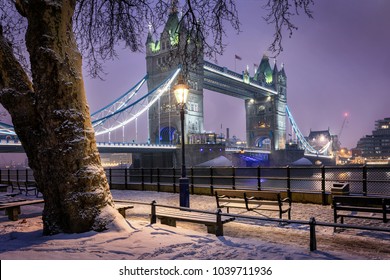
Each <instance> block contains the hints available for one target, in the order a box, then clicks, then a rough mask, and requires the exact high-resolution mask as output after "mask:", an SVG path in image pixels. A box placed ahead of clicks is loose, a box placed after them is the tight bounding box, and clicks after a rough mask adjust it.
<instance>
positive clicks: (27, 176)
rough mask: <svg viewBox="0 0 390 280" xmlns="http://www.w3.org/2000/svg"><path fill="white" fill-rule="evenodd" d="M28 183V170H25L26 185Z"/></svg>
mask: <svg viewBox="0 0 390 280" xmlns="http://www.w3.org/2000/svg"><path fill="white" fill-rule="evenodd" d="M27 183H28V169H27V168H26V184H27Z"/></svg>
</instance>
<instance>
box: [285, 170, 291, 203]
mask: <svg viewBox="0 0 390 280" xmlns="http://www.w3.org/2000/svg"><path fill="white" fill-rule="evenodd" d="M286 172H287V197H288V198H289V199H290V200H291V175H290V166H289V165H287V170H286Z"/></svg>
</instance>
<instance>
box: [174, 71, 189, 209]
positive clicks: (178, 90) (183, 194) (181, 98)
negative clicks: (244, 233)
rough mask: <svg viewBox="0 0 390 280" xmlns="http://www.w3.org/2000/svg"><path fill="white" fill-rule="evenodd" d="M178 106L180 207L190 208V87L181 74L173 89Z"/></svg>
mask: <svg viewBox="0 0 390 280" xmlns="http://www.w3.org/2000/svg"><path fill="white" fill-rule="evenodd" d="M173 92H174V93H175V97H176V101H177V104H178V105H179V106H180V122H181V178H180V179H179V185H180V207H190V190H189V180H188V178H187V174H186V161H185V137H184V108H185V106H186V102H187V97H188V94H189V87H188V85H187V84H186V83H185V82H184V78H183V76H182V75H181V74H180V75H179V77H178V80H177V84H176V85H175V86H174V87H173Z"/></svg>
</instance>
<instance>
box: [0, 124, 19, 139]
mask: <svg viewBox="0 0 390 280" xmlns="http://www.w3.org/2000/svg"><path fill="white" fill-rule="evenodd" d="M0 134H3V135H11V136H16V133H15V129H14V127H13V126H12V125H9V124H6V123H3V122H0Z"/></svg>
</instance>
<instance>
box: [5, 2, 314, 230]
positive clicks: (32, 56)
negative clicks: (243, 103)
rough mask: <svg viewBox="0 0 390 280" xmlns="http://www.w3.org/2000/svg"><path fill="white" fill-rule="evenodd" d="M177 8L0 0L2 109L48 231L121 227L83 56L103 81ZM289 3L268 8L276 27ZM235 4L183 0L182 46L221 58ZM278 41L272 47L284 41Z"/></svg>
mask: <svg viewBox="0 0 390 280" xmlns="http://www.w3.org/2000/svg"><path fill="white" fill-rule="evenodd" d="M176 2H177V1H175V0H173V1H163V0H155V1H151V0H50V1H49V0H3V1H1V3H0V102H1V104H2V105H3V106H4V107H5V108H6V110H7V111H8V112H9V113H10V115H11V118H12V122H13V124H14V127H15V131H16V133H17V134H18V136H19V139H20V141H21V143H22V145H23V148H24V150H25V152H26V154H27V157H28V159H29V164H30V167H31V168H32V170H33V172H34V177H35V179H36V181H37V184H38V186H39V188H40V191H41V192H42V193H43V196H44V199H45V206H44V211H43V222H44V233H45V234H56V233H58V232H84V231H89V230H97V231H100V230H104V229H106V228H107V227H108V226H109V225H110V224H112V223H118V224H122V222H123V219H122V217H121V216H119V215H118V213H117V211H115V209H114V203H113V199H112V196H111V193H110V191H109V186H108V183H107V179H106V176H105V172H104V169H103V167H102V165H101V162H100V157H99V153H98V151H97V147H96V141H95V136H94V130H93V128H92V125H91V120H90V112H89V107H88V104H87V101H86V96H85V90H84V82H83V75H82V55H83V56H84V61H85V62H86V65H87V66H88V69H89V73H90V74H91V75H92V76H99V75H100V74H101V73H102V71H103V66H102V63H103V62H104V61H105V60H107V59H112V58H115V56H116V53H115V48H116V47H117V46H118V45H120V44H122V45H123V46H125V47H127V48H129V49H130V50H131V51H139V50H141V49H142V48H143V46H144V34H146V33H147V31H148V25H149V24H152V26H153V30H154V31H155V32H157V29H158V26H160V25H161V24H162V23H163V22H164V21H165V19H166V16H167V14H168V10H169V9H170V8H171V7H172V5H176V4H177V3H176ZM289 2H290V1H287V0H285V1H278V0H270V1H269V2H268V5H267V6H268V7H270V8H271V12H272V15H273V17H274V18H275V24H276V27H277V30H281V29H282V27H283V25H284V24H285V23H286V22H287V23H289V22H290V21H289V18H290V16H291V13H290V8H289V7H290V4H289ZM291 2H292V3H295V7H296V9H297V10H298V9H299V8H302V7H303V8H304V9H305V11H306V12H307V11H309V10H308V9H307V8H308V4H309V3H311V1H310V0H301V1H298V0H295V1H291ZM280 3H282V5H277V4H280ZM235 5H236V4H235V1H234V0H210V1H206V0H186V1H185V4H184V7H183V12H182V18H181V22H182V23H183V25H184V26H185V28H186V30H187V32H188V34H189V35H188V36H187V37H185V38H186V40H187V39H188V38H196V40H199V42H200V43H201V44H199V45H198V46H199V48H200V50H201V51H202V52H204V53H205V54H206V55H208V56H209V57H210V56H213V55H215V54H216V53H219V54H221V53H222V52H223V49H224V44H223V37H224V34H225V25H226V24H231V25H232V26H233V28H234V29H236V30H237V31H238V30H239V20H238V14H237V10H236V6H235ZM268 21H271V22H273V21H272V20H271V19H268ZM287 28H288V29H290V30H292V29H294V27H293V25H287ZM278 34H279V33H277V35H276V38H275V40H276V42H278V40H279V41H280V40H281V36H279V35H278ZM276 45H277V44H276Z"/></svg>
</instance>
